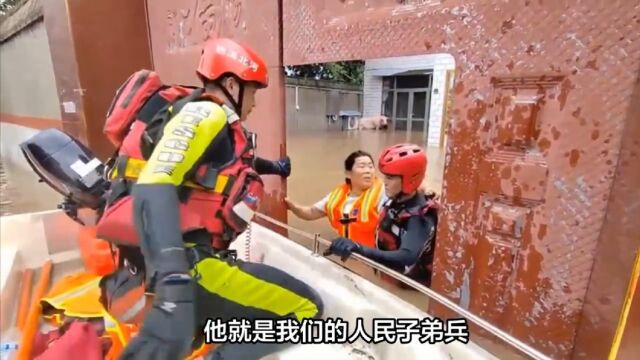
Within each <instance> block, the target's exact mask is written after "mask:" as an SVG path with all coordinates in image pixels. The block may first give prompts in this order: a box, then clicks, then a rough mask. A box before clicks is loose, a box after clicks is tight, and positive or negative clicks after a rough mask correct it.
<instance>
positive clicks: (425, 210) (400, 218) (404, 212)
mask: <svg viewBox="0 0 640 360" xmlns="http://www.w3.org/2000/svg"><path fill="white" fill-rule="evenodd" d="M434 197H435V195H432V194H429V195H425V196H424V199H418V200H419V201H418V204H416V205H414V206H411V207H398V208H396V207H395V206H394V207H389V206H384V207H383V209H382V211H381V213H380V221H379V223H378V229H377V232H376V247H377V248H378V249H380V250H384V251H393V250H397V249H399V248H400V246H401V237H402V234H403V233H404V232H405V231H406V229H407V223H408V221H409V218H410V217H412V216H425V217H429V218H431V220H433V223H434V225H435V226H434V228H433V230H434V231H433V232H432V233H428V234H425V244H424V247H423V248H422V251H421V252H420V256H419V257H418V261H417V262H416V263H415V264H413V265H411V266H406V267H404V268H398V267H393V266H391V268H392V269H393V270H396V271H398V272H400V273H403V274H405V275H406V276H408V277H410V278H412V279H414V280H416V281H418V282H420V283H422V284H424V285H425V286H431V273H432V264H433V254H434V250H435V243H436V232H435V229H436V227H437V224H438V207H439V205H438V203H437V202H436V201H435V199H434ZM429 238H432V239H431V241H428V240H429ZM380 276H381V277H382V278H383V279H384V280H385V281H387V282H390V283H393V284H396V285H398V286H401V287H405V286H404V285H403V283H401V282H399V281H398V280H396V279H394V278H392V277H390V276H387V275H385V274H380Z"/></svg>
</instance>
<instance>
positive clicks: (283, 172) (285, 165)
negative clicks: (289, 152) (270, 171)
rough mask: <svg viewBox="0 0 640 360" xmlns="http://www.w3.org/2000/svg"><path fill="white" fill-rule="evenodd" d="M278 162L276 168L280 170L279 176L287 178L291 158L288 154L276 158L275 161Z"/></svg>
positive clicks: (289, 172)
mask: <svg viewBox="0 0 640 360" xmlns="http://www.w3.org/2000/svg"><path fill="white" fill-rule="evenodd" d="M276 163H277V164H278V169H279V170H280V176H282V177H283V178H288V177H289V175H291V159H289V157H288V156H285V157H284V158H282V159H280V160H278V161H277V162H276Z"/></svg>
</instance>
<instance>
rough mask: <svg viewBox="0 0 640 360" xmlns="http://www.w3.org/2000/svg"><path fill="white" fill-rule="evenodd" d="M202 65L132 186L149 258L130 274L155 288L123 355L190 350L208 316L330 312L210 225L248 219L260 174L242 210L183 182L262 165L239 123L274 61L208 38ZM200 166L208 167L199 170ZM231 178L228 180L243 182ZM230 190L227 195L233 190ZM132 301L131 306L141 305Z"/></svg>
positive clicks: (228, 354) (252, 353) (242, 350)
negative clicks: (230, 248) (198, 84)
mask: <svg viewBox="0 0 640 360" xmlns="http://www.w3.org/2000/svg"><path fill="white" fill-rule="evenodd" d="M197 74H198V76H199V77H200V79H201V80H202V82H203V88H204V92H203V96H202V97H201V98H199V99H197V100H196V101H191V102H187V103H186V104H182V107H181V108H180V110H179V111H176V113H175V115H173V116H172V117H170V119H169V120H168V122H167V123H166V125H164V126H163V131H162V132H161V133H160V134H161V135H159V136H160V138H159V140H158V141H157V142H156V144H157V145H156V146H155V147H154V148H153V152H152V153H151V155H150V157H149V158H148V160H147V161H146V163H145V165H144V167H143V169H142V170H141V171H140V173H139V177H138V178H137V179H136V181H135V184H134V185H133V187H132V190H131V196H132V197H133V217H134V223H135V229H136V231H137V236H138V239H139V243H140V251H141V252H142V255H143V261H142V263H140V262H139V263H138V264H136V266H137V267H136V269H135V271H134V270H132V269H130V273H131V274H133V275H136V276H138V277H139V275H140V273H141V272H144V273H145V275H144V278H145V282H146V288H147V289H149V290H147V291H151V292H153V294H154V296H153V303H152V304H151V306H149V308H148V309H147V310H146V312H144V313H143V314H144V318H143V321H142V326H141V329H140V332H139V334H138V335H137V336H136V337H135V338H134V339H133V340H132V341H131V342H130V343H129V344H128V345H127V347H126V349H125V350H124V352H123V355H122V357H121V359H171V360H174V359H184V358H185V357H186V356H187V355H188V354H189V353H190V352H191V351H192V349H193V348H194V347H195V346H197V345H199V344H197V343H196V342H197V341H198V339H200V340H202V338H203V337H204V333H203V328H204V326H205V324H206V321H207V319H216V318H221V319H222V320H223V321H228V320H230V319H232V318H236V319H240V318H247V319H256V318H262V319H264V318H285V317H292V318H295V319H297V320H298V321H302V320H303V319H304V318H316V317H319V316H321V314H322V311H323V304H322V301H321V299H320V297H319V295H318V294H317V293H316V292H315V291H314V290H313V289H312V288H311V287H310V286H308V285H307V284H305V283H303V282H302V281H300V280H298V279H296V278H294V277H292V276H291V275H289V274H287V273H285V272H283V271H281V270H279V269H276V268H273V267H270V266H267V265H264V264H257V263H249V262H244V261H241V260H236V259H235V258H233V257H231V258H229V257H224V256H223V255H221V254H222V252H217V250H223V249H219V248H218V246H216V245H215V244H221V243H222V244H225V243H224V242H225V241H227V242H230V241H232V240H233V238H229V237H228V235H229V232H227V231H226V230H225V232H224V233H223V234H219V233H213V232H212V230H210V229H211V228H213V227H214V225H211V224H213V223H215V221H219V220H220V219H222V220H223V222H224V229H228V227H229V222H230V221H234V219H238V218H239V217H240V218H243V217H244V220H245V221H246V222H249V221H250V218H249V219H247V216H246V211H244V210H242V209H243V208H242V206H244V209H245V210H246V206H245V205H246V204H245V203H243V201H244V202H246V201H247V199H250V200H251V201H253V202H254V203H255V202H257V201H259V200H260V198H259V196H260V195H261V188H260V189H259V192H260V195H258V194H253V193H252V192H251V191H253V189H254V187H252V186H254V185H255V186H258V185H260V184H261V182H260V183H259V176H257V177H255V176H253V175H251V176H249V175H247V177H246V178H245V179H252V180H251V183H249V185H247V184H245V185H246V188H248V189H249V190H247V192H244V193H242V194H244V195H243V196H244V197H243V198H242V199H240V200H239V201H238V202H237V203H236V204H235V205H234V204H231V205H233V211H235V210H237V209H238V208H239V209H240V210H237V211H236V213H235V214H229V213H227V212H225V211H227V210H225V209H226V208H224V206H225V204H226V203H228V202H232V201H234V202H235V201H236V200H237V199H232V198H225V201H223V202H222V205H220V204H219V203H218V205H216V204H217V203H214V202H212V203H211V205H209V203H206V201H207V200H206V199H208V198H214V197H215V196H214V195H211V194H212V192H213V190H210V191H209V192H207V191H205V190H202V189H201V188H198V187H196V188H187V186H189V185H185V184H188V183H191V182H197V181H200V180H202V179H205V178H206V176H205V175H207V174H209V175H211V176H212V178H213V180H214V181H213V184H214V185H215V187H216V188H217V185H218V183H217V182H216V181H217V180H216V176H218V173H217V171H218V170H220V169H222V170H221V171H223V170H224V169H227V168H229V167H231V168H234V166H236V168H240V169H245V170H246V169H247V168H246V167H244V168H243V167H242V166H243V165H242V164H243V163H240V162H246V163H247V164H250V167H249V169H250V168H251V166H259V165H258V164H255V163H253V162H252V161H253V160H254V159H255V157H254V156H253V155H252V154H253V147H254V146H255V144H254V142H252V141H250V140H251V139H246V138H245V137H247V132H246V131H245V130H244V128H243V127H240V124H242V121H244V120H245V119H246V118H247V116H248V115H249V113H250V112H251V111H252V109H253V108H254V105H255V100H254V97H255V93H256V92H257V91H258V90H259V89H261V88H265V87H266V86H267V85H268V75H267V66H266V64H265V62H264V60H263V59H262V58H261V57H260V56H258V55H257V54H256V53H255V52H254V51H253V50H251V49H250V48H247V47H244V46H242V45H240V44H238V43H236V42H235V41H232V40H229V39H215V40H211V41H209V42H207V43H206V44H205V46H204V50H203V52H202V56H201V59H200V63H199V66H198V69H197ZM239 142H240V143H242V144H245V143H246V144H247V146H246V148H245V149H239V148H238V146H239V145H238V143H239ZM243 146H244V145H243ZM200 169H207V171H206V172H205V173H204V174H201V173H200V172H199V170H200ZM209 170H211V172H209ZM245 170H243V171H245ZM123 172H126V171H123ZM243 174H244V173H243ZM201 175H202V176H201ZM229 178H234V177H233V176H231V177H229ZM229 178H227V181H230V184H231V183H234V184H235V183H237V182H238V181H239V180H237V179H234V180H229ZM256 178H257V180H256ZM205 180H206V179H205ZM247 181H249V180H247ZM199 184H200V182H199ZM256 184H257V185H256ZM240 185H242V184H240ZM234 186H235V185H233V186H231V190H230V191H232V192H233V187H234ZM223 190H224V191H223V195H224V194H226V193H227V190H229V189H227V187H224V189H223ZM216 191H217V190H216ZM256 191H257V190H256ZM185 199H188V201H185ZM198 201H200V202H201V203H202V204H204V206H202V204H201V205H198V204H197V202H198ZM116 204H117V203H116ZM185 204H186V205H185ZM243 204H245V205H243ZM236 205H237V206H236ZM240 205H242V206H240ZM216 207H217V208H216ZM203 209H204V210H203ZM207 210H208V212H207ZM107 211H108V210H107ZM193 212H195V213H196V214H195V215H194V214H193ZM185 219H192V220H188V221H195V220H193V219H196V220H198V221H201V225H200V223H192V224H191V227H189V226H187V227H186V228H185V225H184V224H183V222H184V221H185ZM194 227H195V229H194ZM231 236H232V237H235V236H237V232H231ZM223 248H224V246H223ZM121 256H124V257H127V254H123V253H121ZM130 262H131V261H129V262H128V263H130ZM125 264H127V262H125ZM120 275H122V274H119V275H115V276H114V277H112V278H111V279H115V280H114V282H118V281H120V283H121V284H124V285H123V286H124V287H121V288H120V289H122V291H123V292H124V291H126V284H127V283H128V282H129V281H131V280H132V278H131V277H130V276H129V277H127V276H123V279H121V280H118V279H117V278H118V276H120ZM104 302H107V303H109V302H110V300H106V301H104V300H103V303H104ZM136 305H137V303H136ZM147 305H148V304H147ZM125 309H127V311H128V312H133V311H134V310H136V309H137V308H136V309H134V308H133V307H129V308H127V307H125ZM194 338H195V341H194ZM281 346H282V345H278V344H265V343H255V344H251V343H243V344H223V345H222V346H219V347H217V348H216V349H215V350H214V351H213V353H211V354H209V355H208V356H207V357H206V358H207V359H259V358H261V357H263V356H265V355H267V354H270V353H272V352H274V351H277V350H279V348H280V347H281Z"/></svg>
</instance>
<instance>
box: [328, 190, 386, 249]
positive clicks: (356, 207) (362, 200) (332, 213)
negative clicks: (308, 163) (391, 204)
mask: <svg viewBox="0 0 640 360" xmlns="http://www.w3.org/2000/svg"><path fill="white" fill-rule="evenodd" d="M350 191H351V186H350V185H349V184H346V183H345V184H342V185H340V186H338V187H337V188H335V189H334V190H333V191H332V192H331V193H330V194H329V200H328V201H327V204H326V205H325V211H326V213H327V217H328V219H329V222H330V223H331V226H332V227H333V228H334V229H335V230H336V232H337V233H338V234H339V235H340V236H343V237H346V238H349V239H351V240H353V241H355V242H357V243H359V244H362V245H366V246H369V247H374V246H375V233H376V226H377V225H378V203H379V202H380V197H381V196H382V192H383V191H384V189H383V186H382V181H380V179H377V178H376V179H375V180H374V182H373V185H372V186H371V187H370V188H369V189H367V191H365V192H363V193H362V194H360V196H358V198H357V199H356V200H355V202H354V203H353V206H352V207H351V211H349V214H346V216H345V213H344V207H345V204H346V202H347V198H348V197H349V192H350Z"/></svg>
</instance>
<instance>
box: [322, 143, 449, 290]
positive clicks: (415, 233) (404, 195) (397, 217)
mask: <svg viewBox="0 0 640 360" xmlns="http://www.w3.org/2000/svg"><path fill="white" fill-rule="evenodd" d="M378 166H379V169H380V172H381V173H382V174H383V175H384V188H385V192H386V194H387V197H388V198H389V200H388V201H387V203H386V204H385V205H384V206H383V208H382V211H381V213H380V217H379V220H378V226H377V229H376V247H375V248H371V247H367V246H363V245H361V244H358V243H356V242H354V241H352V240H351V239H347V238H344V237H339V238H336V239H334V240H333V241H332V243H331V246H330V247H329V249H328V250H327V254H330V253H332V254H336V255H338V256H341V257H342V258H343V259H346V257H348V256H349V255H350V254H351V253H352V252H355V253H358V254H361V255H364V256H366V257H368V258H370V259H372V260H375V261H377V262H379V263H381V264H383V265H385V266H387V267H389V268H391V269H393V270H396V271H398V272H400V273H404V274H405V275H407V276H409V277H411V278H413V279H414V280H417V281H418V282H421V283H423V284H425V285H426V286H430V284H431V264H432V262H433V251H434V249H435V233H436V225H437V204H436V203H435V201H434V197H435V194H428V195H425V194H424V193H423V192H422V191H420V190H419V189H420V188H421V184H422V181H423V180H424V176H425V172H426V170H427V155H426V154H425V152H424V150H423V149H422V148H421V147H419V146H417V145H414V144H398V145H393V146H390V147H388V148H386V149H384V150H383V151H382V153H381V154H380V158H379V160H378Z"/></svg>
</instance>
